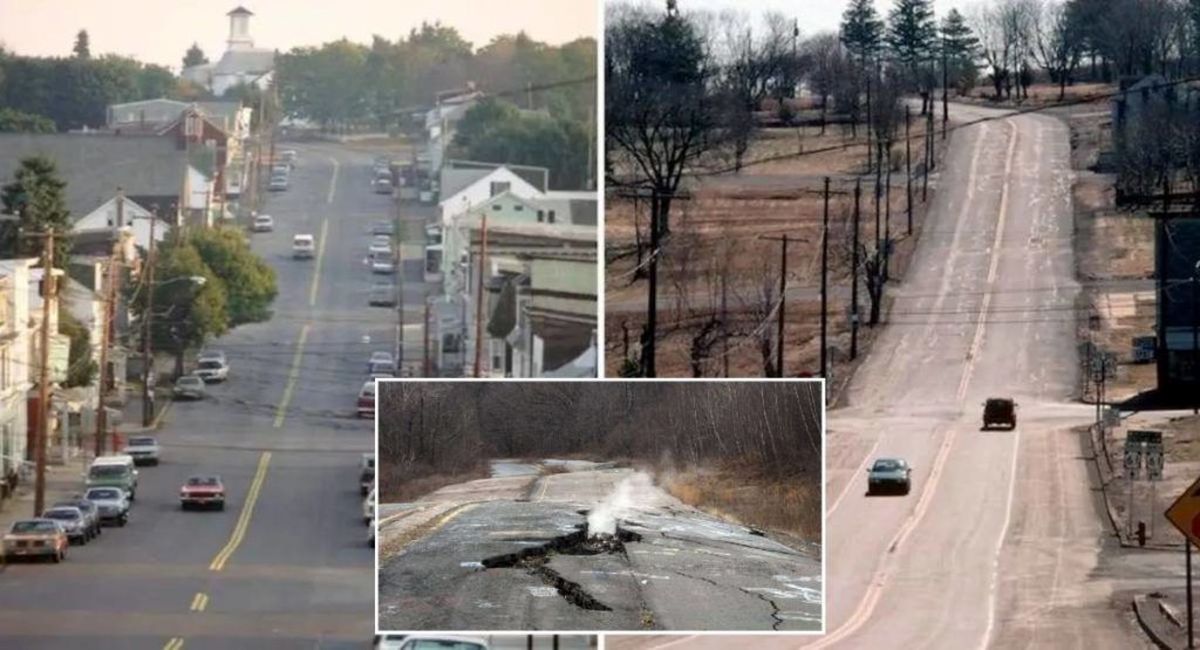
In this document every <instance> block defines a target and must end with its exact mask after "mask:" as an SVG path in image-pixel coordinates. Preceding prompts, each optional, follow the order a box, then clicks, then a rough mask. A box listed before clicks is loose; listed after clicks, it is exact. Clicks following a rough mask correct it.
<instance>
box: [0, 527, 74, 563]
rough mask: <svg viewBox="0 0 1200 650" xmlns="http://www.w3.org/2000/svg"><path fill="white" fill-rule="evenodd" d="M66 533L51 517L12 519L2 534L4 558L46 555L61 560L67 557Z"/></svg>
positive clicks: (52, 559) (67, 542)
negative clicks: (6, 530)
mask: <svg viewBox="0 0 1200 650" xmlns="http://www.w3.org/2000/svg"><path fill="white" fill-rule="evenodd" d="M68 544H70V542H69V541H68V540H67V533H66V531H65V530H63V527H62V525H61V524H59V523H58V522H57V521H55V520H53V519H45V518H40V519H22V520H20V521H14V522H13V524H12V527H10V528H9V529H8V533H7V534H6V535H4V557H5V559H13V558H18V557H21V558H24V557H48V558H50V560H51V561H52V562H62V561H63V560H65V559H66V557H67V545H68Z"/></svg>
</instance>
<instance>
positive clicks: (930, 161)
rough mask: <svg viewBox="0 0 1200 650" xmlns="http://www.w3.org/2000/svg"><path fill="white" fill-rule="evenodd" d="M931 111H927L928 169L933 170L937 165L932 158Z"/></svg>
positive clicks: (932, 128)
mask: <svg viewBox="0 0 1200 650" xmlns="http://www.w3.org/2000/svg"><path fill="white" fill-rule="evenodd" d="M934 128H935V127H934V125H933V111H929V129H928V130H929V171H933V170H934V169H935V168H936V167H937V163H936V162H935V161H934V159H933V130H934Z"/></svg>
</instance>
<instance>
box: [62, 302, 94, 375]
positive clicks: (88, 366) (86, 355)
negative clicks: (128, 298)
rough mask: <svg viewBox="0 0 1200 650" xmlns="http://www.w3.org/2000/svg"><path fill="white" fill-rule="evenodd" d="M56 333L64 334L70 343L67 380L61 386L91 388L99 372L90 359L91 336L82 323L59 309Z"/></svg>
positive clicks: (69, 313)
mask: <svg viewBox="0 0 1200 650" xmlns="http://www.w3.org/2000/svg"><path fill="white" fill-rule="evenodd" d="M58 332H59V334H66V335H67V338H68V339H69V340H70V343H71V344H70V352H69V354H68V357H67V363H68V367H67V379H66V382H64V383H63V386H65V387H67V388H73V387H76V386H91V385H92V380H93V379H95V377H96V372H97V371H98V370H99V365H98V364H97V363H96V360H95V359H94V358H92V342H91V334H90V333H89V332H88V330H87V328H86V327H84V326H83V323H81V322H79V319H77V318H75V317H74V316H73V315H72V314H71V312H69V311H67V310H66V309H60V310H59V312H58Z"/></svg>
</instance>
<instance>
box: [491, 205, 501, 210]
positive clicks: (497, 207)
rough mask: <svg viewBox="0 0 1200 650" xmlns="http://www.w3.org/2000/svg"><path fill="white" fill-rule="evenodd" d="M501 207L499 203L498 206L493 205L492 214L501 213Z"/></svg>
mask: <svg viewBox="0 0 1200 650" xmlns="http://www.w3.org/2000/svg"><path fill="white" fill-rule="evenodd" d="M500 207H501V206H500V204H499V203H497V204H495V205H493V206H492V212H499V211H500Z"/></svg>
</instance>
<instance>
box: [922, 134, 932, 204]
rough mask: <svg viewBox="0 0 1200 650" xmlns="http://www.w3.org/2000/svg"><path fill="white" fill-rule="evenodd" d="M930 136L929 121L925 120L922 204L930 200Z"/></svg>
mask: <svg viewBox="0 0 1200 650" xmlns="http://www.w3.org/2000/svg"><path fill="white" fill-rule="evenodd" d="M929 136H930V132H929V120H928V119H926V120H925V152H924V153H923V154H922V156H924V158H925V173H924V174H922V178H921V203H924V202H925V201H927V200H928V199H929V172H930V171H931V168H930V166H929V164H930V162H929V159H930V155H929V152H930V148H929V144H930V142H931V140H930V139H929Z"/></svg>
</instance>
